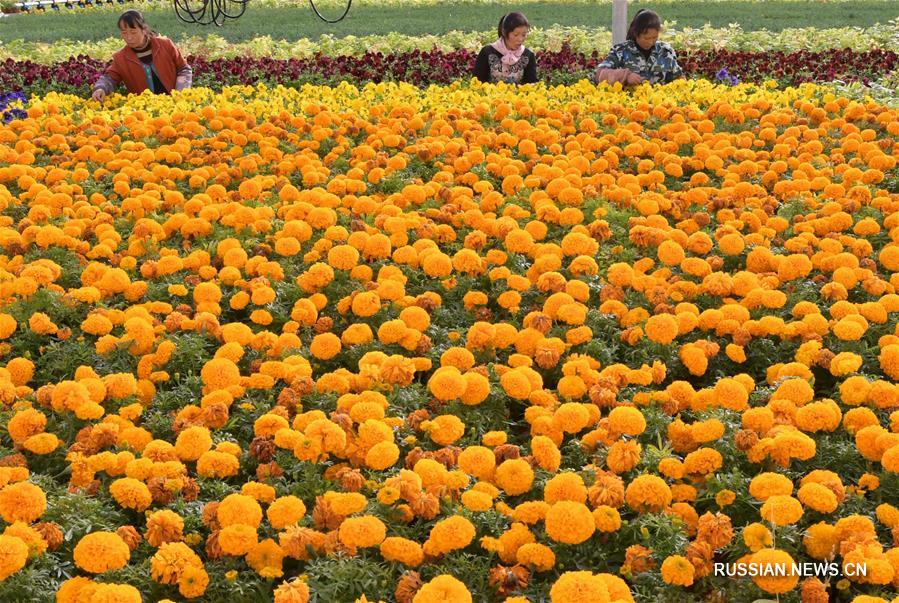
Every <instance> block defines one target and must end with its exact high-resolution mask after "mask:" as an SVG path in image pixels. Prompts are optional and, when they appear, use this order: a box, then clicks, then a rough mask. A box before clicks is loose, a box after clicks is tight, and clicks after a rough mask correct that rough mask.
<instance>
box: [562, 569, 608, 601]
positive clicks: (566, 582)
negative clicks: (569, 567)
mask: <svg viewBox="0 0 899 603" xmlns="http://www.w3.org/2000/svg"><path fill="white" fill-rule="evenodd" d="M549 597H550V601H552V603H609V601H610V598H609V588H608V586H606V583H605V581H604V580H603V579H602V578H600V577H599V576H597V575H595V574H593V573H591V572H588V571H578V572H565V573H564V574H562V575H561V576H559V579H558V580H556V581H555V583H553V585H552V588H550V590H549Z"/></svg>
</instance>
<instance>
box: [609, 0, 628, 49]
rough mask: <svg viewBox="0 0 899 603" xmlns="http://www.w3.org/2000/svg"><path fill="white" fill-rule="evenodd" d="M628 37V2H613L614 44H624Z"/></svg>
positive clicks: (622, 0) (614, 0)
mask: <svg viewBox="0 0 899 603" xmlns="http://www.w3.org/2000/svg"><path fill="white" fill-rule="evenodd" d="M626 36H627V0H612V44H613V45H614V44H620V43H621V42H624V38H625V37H626Z"/></svg>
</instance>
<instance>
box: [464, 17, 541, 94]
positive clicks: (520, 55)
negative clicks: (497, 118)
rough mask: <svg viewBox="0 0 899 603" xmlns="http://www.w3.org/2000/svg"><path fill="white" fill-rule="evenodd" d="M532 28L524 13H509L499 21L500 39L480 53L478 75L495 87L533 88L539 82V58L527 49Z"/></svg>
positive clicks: (476, 66) (475, 73)
mask: <svg viewBox="0 0 899 603" xmlns="http://www.w3.org/2000/svg"><path fill="white" fill-rule="evenodd" d="M530 28H531V25H530V23H528V20H527V19H526V18H525V16H524V15H522V14H521V13H507V14H505V15H503V18H502V19H500V21H499V27H498V28H497V29H498V33H499V39H498V40H497V41H496V42H494V43H493V44H490V45H488V46H484V47H483V48H482V49H481V52H480V53H478V60H477V62H475V66H474V75H475V77H477V78H478V79H479V80H481V81H482V82H488V83H492V84H495V83H496V82H506V83H509V84H533V83H536V81H537V57H535V56H534V53H533V52H531V51H530V50H528V49H527V48H525V47H524V40H525V38H527V37H528V31H530Z"/></svg>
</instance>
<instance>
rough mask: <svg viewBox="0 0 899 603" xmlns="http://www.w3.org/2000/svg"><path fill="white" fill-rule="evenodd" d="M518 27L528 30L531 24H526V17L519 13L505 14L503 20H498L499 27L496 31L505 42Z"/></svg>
mask: <svg viewBox="0 0 899 603" xmlns="http://www.w3.org/2000/svg"><path fill="white" fill-rule="evenodd" d="M519 27H527V28H528V29H530V27H531V24H530V23H528V19H527V17H525V16H524V15H522V14H521V13H506V14H505V15H503V18H502V19H500V20H499V27H497V28H496V29H497V32H498V33H499V37H500V38H502V39H503V40H505V39H506V38H507V37H508V36H509V34H510V33H512V32H513V31H515V30H516V29H518V28H519Z"/></svg>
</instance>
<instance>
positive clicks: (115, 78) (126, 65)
mask: <svg viewBox="0 0 899 603" xmlns="http://www.w3.org/2000/svg"><path fill="white" fill-rule="evenodd" d="M119 32H121V34H122V39H123V40H125V48H123V49H122V50H120V51H118V52H117V53H115V54H114V55H113V57H112V63H111V64H110V65H109V67H107V68H106V72H105V73H104V74H103V75H101V76H100V78H99V79H98V80H97V83H96V84H94V91H93V93H92V94H91V98H93V99H94V100H96V101H100V102H103V99H105V98H106V95H108V94H111V93H112V92H113V91H114V90H115V89H116V87H117V86H118V85H119V84H120V83H124V84H125V87H126V88H127V89H128V92H130V93H132V94H140V93H141V92H143V91H144V90H151V91H152V92H153V93H154V94H168V93H169V92H171V91H172V90H184V89H185V88H190V85H191V82H192V81H193V71H192V70H191V68H190V65H188V64H187V61H185V60H184V57H183V56H181V52H180V51H179V50H178V48H177V47H176V46H175V44H174V43H173V42H172V41H171V40H169V39H168V38H164V37H162V36H158V35H156V32H154V31H153V30H152V29H150V26H149V25H147V22H146V20H144V16H143V15H142V14H140V12H139V11H136V10H127V11H125V12H124V13H122V16H121V17H119Z"/></svg>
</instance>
